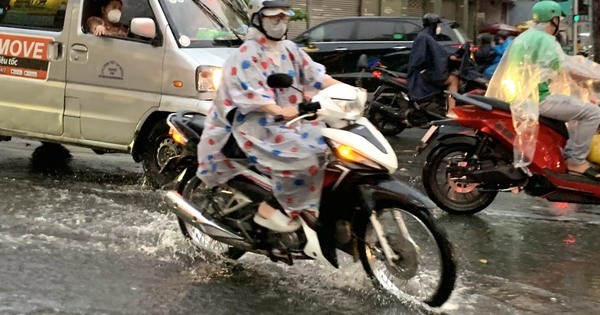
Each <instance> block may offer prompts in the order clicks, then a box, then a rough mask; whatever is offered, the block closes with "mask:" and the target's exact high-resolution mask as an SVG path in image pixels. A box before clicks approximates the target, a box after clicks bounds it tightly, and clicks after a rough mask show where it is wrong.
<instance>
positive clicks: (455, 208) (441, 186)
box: [423, 143, 498, 215]
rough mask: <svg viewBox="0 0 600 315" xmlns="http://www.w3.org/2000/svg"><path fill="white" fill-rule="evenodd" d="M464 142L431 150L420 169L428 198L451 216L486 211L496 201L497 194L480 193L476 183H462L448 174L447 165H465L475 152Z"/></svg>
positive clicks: (473, 147)
mask: <svg viewBox="0 0 600 315" xmlns="http://www.w3.org/2000/svg"><path fill="white" fill-rule="evenodd" d="M475 149H476V148H475V146H473V145H470V144H467V143H456V144H452V145H443V146H440V147H438V148H436V149H434V150H432V151H431V153H430V154H429V156H428V157H427V161H426V163H425V166H424V167H423V186H424V187H425V191H426V192H427V196H429V198H430V199H431V200H432V201H433V202H435V204H437V205H438V207H440V209H442V210H444V211H446V212H448V213H451V214H463V215H467V214H474V213H477V212H479V211H481V210H483V209H485V208H487V207H488V206H489V205H490V204H491V203H492V202H493V201H494V199H495V198H496V195H497V194H498V192H497V191H483V190H481V189H479V188H477V183H464V182H461V181H460V179H453V178H452V176H450V174H448V170H447V169H448V167H449V166H450V165H458V163H468V161H467V157H468V156H471V155H472V154H473V152H474V151H475Z"/></svg>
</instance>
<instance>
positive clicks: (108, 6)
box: [87, 0, 128, 37]
mask: <svg viewBox="0 0 600 315" xmlns="http://www.w3.org/2000/svg"><path fill="white" fill-rule="evenodd" d="M122 9H123V2H122V1H121V0H101V1H100V12H101V13H102V16H101V17H97V16H91V17H89V18H88V20H87V26H88V30H89V31H90V32H92V33H93V34H94V35H96V36H118V37H127V34H128V31H127V28H126V27H125V26H123V24H121V22H120V20H121V10H122Z"/></svg>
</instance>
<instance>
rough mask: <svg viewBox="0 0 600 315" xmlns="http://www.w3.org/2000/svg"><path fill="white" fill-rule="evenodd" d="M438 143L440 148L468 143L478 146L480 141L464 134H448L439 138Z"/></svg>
mask: <svg viewBox="0 0 600 315" xmlns="http://www.w3.org/2000/svg"><path fill="white" fill-rule="evenodd" d="M438 142H439V144H438V146H441V145H444V146H447V145H452V144H456V143H467V144H470V145H477V143H479V139H478V138H477V137H475V136H469V135H464V134H447V135H443V136H440V137H439V138H438Z"/></svg>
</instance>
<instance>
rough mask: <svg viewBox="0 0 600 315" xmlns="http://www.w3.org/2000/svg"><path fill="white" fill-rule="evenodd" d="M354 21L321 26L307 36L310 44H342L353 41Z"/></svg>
mask: <svg viewBox="0 0 600 315" xmlns="http://www.w3.org/2000/svg"><path fill="white" fill-rule="evenodd" d="M355 24H356V22H354V21H343V22H334V23H327V24H324V25H321V26H319V27H317V28H315V29H313V30H312V31H311V32H310V34H309V40H310V41H311V42H342V41H351V40H353V36H352V30H353V29H354V25H355Z"/></svg>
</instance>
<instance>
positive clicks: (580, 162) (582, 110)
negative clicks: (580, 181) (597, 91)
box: [540, 95, 600, 173]
mask: <svg viewBox="0 0 600 315" xmlns="http://www.w3.org/2000/svg"><path fill="white" fill-rule="evenodd" d="M540 116H545V117H549V118H554V119H558V120H562V121H568V122H569V123H568V124H567V129H568V130H569V140H567V145H566V146H565V152H564V154H565V159H566V163H567V168H568V169H569V170H570V171H575V172H579V173H582V172H584V171H585V170H586V169H588V168H589V162H587V160H586V157H587V155H588V154H589V152H590V147H591V145H592V137H593V136H594V135H596V132H597V130H598V125H599V124H600V107H598V106H597V105H593V104H588V103H585V102H583V101H581V100H579V99H576V98H572V97H569V96H566V95H551V96H548V97H547V98H546V99H545V100H544V101H543V102H541V103H540Z"/></svg>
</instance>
